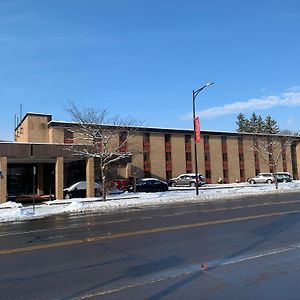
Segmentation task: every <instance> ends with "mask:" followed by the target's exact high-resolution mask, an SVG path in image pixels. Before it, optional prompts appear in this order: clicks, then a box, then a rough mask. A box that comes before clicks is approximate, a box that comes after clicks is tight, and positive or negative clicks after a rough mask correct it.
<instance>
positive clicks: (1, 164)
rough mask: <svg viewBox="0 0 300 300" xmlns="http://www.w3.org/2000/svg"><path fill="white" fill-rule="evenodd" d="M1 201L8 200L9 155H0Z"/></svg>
mask: <svg viewBox="0 0 300 300" xmlns="http://www.w3.org/2000/svg"><path fill="white" fill-rule="evenodd" d="M0 171H1V174H0V175H1V176H0V203H4V202H6V200H7V157H5V156H3V157H0Z"/></svg>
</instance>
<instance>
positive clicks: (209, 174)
mask: <svg viewBox="0 0 300 300" xmlns="http://www.w3.org/2000/svg"><path fill="white" fill-rule="evenodd" d="M205 177H206V178H209V179H210V178H211V173H210V170H205Z"/></svg>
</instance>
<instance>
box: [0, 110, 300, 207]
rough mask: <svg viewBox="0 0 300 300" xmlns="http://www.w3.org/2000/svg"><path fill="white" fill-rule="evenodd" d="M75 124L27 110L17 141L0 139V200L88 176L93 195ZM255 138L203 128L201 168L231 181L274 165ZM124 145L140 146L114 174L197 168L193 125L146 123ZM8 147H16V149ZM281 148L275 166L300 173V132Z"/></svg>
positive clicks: (167, 173)
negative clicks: (73, 147)
mask: <svg viewBox="0 0 300 300" xmlns="http://www.w3.org/2000/svg"><path fill="white" fill-rule="evenodd" d="M76 126H77V125H76V123H71V122H58V121H53V120H52V116H51V115H47V114H37V113H27V114H26V115H25V116H24V117H23V119H22V120H21V122H20V123H19V124H18V126H17V127H16V129H15V142H14V143H9V144H8V143H2V144H0V170H1V171H4V173H6V174H7V176H4V178H2V179H1V182H0V201H1V202H4V201H6V199H7V192H8V193H12V194H26V193H27V194H30V193H36V194H38V195H43V194H51V193H53V192H54V193H55V196H56V198H57V199H61V198H62V190H63V188H64V187H67V186H68V185H70V184H72V183H74V182H76V181H80V180H87V182H88V191H87V194H88V196H93V191H94V189H93V182H94V180H96V181H97V180H99V177H97V176H98V175H97V172H96V171H95V170H96V167H97V166H96V164H95V161H94V159H92V158H88V159H80V158H78V157H74V155H72V153H70V151H67V149H66V148H67V146H70V144H83V143H84V141H80V139H79V138H78V136H76V134H77V133H76V130H74V128H76ZM274 137H275V138H280V136H274V135H273V136H262V137H261V138H263V139H270V138H274ZM256 139H257V136H254V135H252V134H249V133H233V132H232V133H231V132H214V131H202V132H201V140H200V143H198V144H197V159H198V170H199V173H200V174H202V175H203V176H204V177H205V179H206V182H207V183H217V182H218V179H219V178H222V180H223V182H225V183H230V182H237V181H239V182H245V181H246V180H247V178H249V177H252V176H254V175H256V174H257V173H259V172H270V171H272V170H271V169H270V166H269V164H268V163H267V162H266V161H264V160H262V159H261V158H260V156H259V155H258V153H257V152H256V151H254V150H253V145H254V144H255V143H256ZM119 140H122V137H121V136H120V138H119ZM125 146H126V150H128V151H130V150H131V149H135V150H136V149H138V150H139V151H135V152H136V154H135V155H134V156H133V157H132V160H131V161H130V162H128V163H125V164H120V165H118V166H115V167H114V168H113V172H112V174H111V176H112V178H114V179H118V178H129V177H131V176H134V177H136V178H138V179H139V178H143V177H156V178H160V179H163V180H167V179H170V178H172V177H176V176H178V175H180V174H182V173H192V172H194V170H195V161H194V158H195V153H194V135H193V130H182V129H164V128H148V127H144V128H140V129H139V130H138V131H137V132H136V134H135V136H134V137H133V138H132V139H131V140H130V141H128V142H127V144H126V145H125ZM8 148H11V149H13V148H14V149H13V152H12V150H10V149H8ZM25 148H26V150H24V149H25ZM22 149H23V150H22ZM11 153H15V154H14V155H11ZM16 153H17V155H16ZM282 153H283V155H282V157H281V158H280V160H279V161H278V165H277V171H286V172H290V173H291V174H292V175H293V177H294V178H295V179H298V177H299V174H300V138H299V137H294V138H293V143H292V144H291V145H289V146H288V147H286V148H284V149H283V151H282ZM269 159H273V158H272V157H270V158H269ZM34 172H35V173H36V174H33V173H34ZM33 175H34V176H33ZM18 176H19V177H18ZM35 181H36V182H35ZM33 183H34V184H33ZM33 186H34V187H35V189H34V190H33Z"/></svg>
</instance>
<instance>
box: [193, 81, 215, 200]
mask: <svg viewBox="0 0 300 300" xmlns="http://www.w3.org/2000/svg"><path fill="white" fill-rule="evenodd" d="M212 84H214V83H213V82H208V83H207V84H206V85H204V86H202V87H201V88H200V89H198V90H193V123H194V147H195V149H194V151H195V175H196V195H199V187H198V158H197V143H196V123H195V120H196V103H195V100H196V98H197V96H198V94H199V93H200V92H201V91H202V90H204V89H205V88H206V87H208V86H210V85H212Z"/></svg>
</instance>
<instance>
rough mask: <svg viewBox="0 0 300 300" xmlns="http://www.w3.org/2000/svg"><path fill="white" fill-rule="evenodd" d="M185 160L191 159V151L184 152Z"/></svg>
mask: <svg viewBox="0 0 300 300" xmlns="http://www.w3.org/2000/svg"><path fill="white" fill-rule="evenodd" d="M185 160H186V161H192V153H191V152H185Z"/></svg>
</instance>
